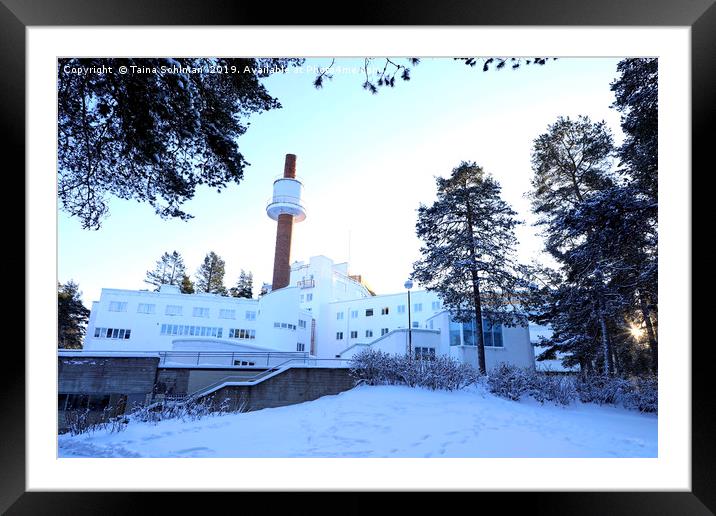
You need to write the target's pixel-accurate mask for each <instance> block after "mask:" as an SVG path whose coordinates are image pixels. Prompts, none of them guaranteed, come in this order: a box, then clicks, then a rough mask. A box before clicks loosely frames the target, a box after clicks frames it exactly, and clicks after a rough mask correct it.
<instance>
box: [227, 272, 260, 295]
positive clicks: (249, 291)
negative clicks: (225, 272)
mask: <svg viewBox="0 0 716 516" xmlns="http://www.w3.org/2000/svg"><path fill="white" fill-rule="evenodd" d="M229 295H230V296H232V297H244V298H247V299H251V298H252V297H254V275H253V273H251V272H246V271H244V269H241V274H240V275H239V280H238V281H237V282H236V286H234V287H231V288H230V289H229Z"/></svg>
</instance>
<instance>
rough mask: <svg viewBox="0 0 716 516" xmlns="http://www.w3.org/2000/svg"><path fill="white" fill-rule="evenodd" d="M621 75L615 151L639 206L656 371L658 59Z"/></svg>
mask: <svg viewBox="0 0 716 516" xmlns="http://www.w3.org/2000/svg"><path fill="white" fill-rule="evenodd" d="M617 71H618V72H620V76H619V77H618V78H617V79H616V80H615V81H614V82H613V83H612V84H611V89H612V91H614V94H615V101H614V104H613V105H612V107H614V108H616V109H617V110H618V111H619V112H620V113H621V114H622V117H621V127H622V131H623V132H624V134H625V138H624V142H623V143H622V145H621V146H620V147H619V148H618V149H617V155H618V156H619V161H620V162H619V165H620V172H621V173H622V174H623V175H624V176H625V177H626V178H628V180H629V188H630V189H631V192H630V195H631V196H632V198H633V199H634V202H635V203H638V209H637V213H636V214H637V217H636V219H637V220H636V221H635V222H634V223H635V225H636V228H637V230H638V231H640V232H641V233H642V235H641V238H639V239H638V240H637V241H635V242H634V245H633V248H634V249H633V253H632V254H633V257H634V260H635V263H636V264H640V265H641V266H640V267H639V271H638V275H637V277H636V283H637V284H636V288H635V290H634V296H635V300H636V304H637V306H638V310H639V312H640V319H641V321H642V323H643V325H644V329H645V332H646V336H647V340H648V343H649V348H650V349H651V354H652V369H653V372H654V373H656V370H657V366H658V344H657V342H658V341H657V331H656V326H657V320H658V292H657V283H658V276H657V271H658V249H657V247H658V234H657V228H658V226H657V218H658V170H659V161H658V114H659V110H658V107H659V102H658V100H659V95H658V82H659V81H658V79H659V73H658V72H659V67H658V60H657V59H656V58H646V59H645V58H638V59H624V60H623V61H620V62H619V64H618V65H617Z"/></svg>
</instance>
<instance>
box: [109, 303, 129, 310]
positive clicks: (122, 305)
mask: <svg viewBox="0 0 716 516" xmlns="http://www.w3.org/2000/svg"><path fill="white" fill-rule="evenodd" d="M109 311H110V312H126V311H127V302H126V301H110V302H109Z"/></svg>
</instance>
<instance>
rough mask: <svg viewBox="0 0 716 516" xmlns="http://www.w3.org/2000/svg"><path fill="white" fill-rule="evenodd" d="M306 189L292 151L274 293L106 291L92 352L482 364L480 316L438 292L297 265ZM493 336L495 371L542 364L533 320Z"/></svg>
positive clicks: (495, 328)
mask: <svg viewBox="0 0 716 516" xmlns="http://www.w3.org/2000/svg"><path fill="white" fill-rule="evenodd" d="M302 192H303V182H302V181H301V180H300V179H298V178H297V177H296V156H295V155H293V154H287V155H286V159H285V164H284V173H283V175H282V176H281V177H279V178H277V179H276V180H274V183H273V196H272V198H271V200H270V201H269V202H268V205H267V207H266V213H267V215H268V216H269V217H270V218H271V219H273V220H275V221H276V222H277V229H276V247H275V256H274V271H273V284H272V288H268V289H267V293H265V294H264V295H261V296H260V297H259V298H258V299H242V298H232V297H225V296H220V295H217V294H181V293H180V292H179V289H178V287H177V286H172V285H162V286H161V288H160V289H159V290H158V291H157V292H150V291H147V290H121V289H102V293H101V295H100V299H99V300H98V301H96V302H94V303H93V304H92V310H91V315H90V319H89V324H88V329H87V335H86V339H85V343H84V349H85V350H88V351H95V352H98V351H109V352H111V351H122V352H132V351H134V352H157V351H159V352H175V354H178V353H179V352H193V353H197V354H200V353H201V352H202V351H211V352H214V355H216V354H217V352H228V354H235V353H246V354H250V353H256V352H265V353H271V352H276V353H288V352H290V353H303V354H305V355H306V356H310V357H316V358H324V359H335V358H351V357H352V356H354V355H355V354H356V353H357V352H359V351H360V350H362V349H367V348H370V349H377V350H382V351H386V352H391V353H400V354H403V353H409V354H412V355H415V356H422V357H430V356H435V355H449V356H452V357H455V358H457V359H459V360H461V361H464V362H467V363H470V364H473V365H477V353H476V345H475V344H476V339H475V324H474V322H473V323H458V322H455V321H453V320H452V319H451V317H450V314H449V312H448V311H447V310H445V308H444V307H443V306H442V303H441V301H440V299H439V297H438V296H437V295H436V294H435V293H433V292H428V291H425V290H416V291H413V292H411V295H410V305H408V294H407V291H405V292H400V293H396V294H388V295H375V293H374V292H373V291H372V290H371V288H370V287H369V286H368V285H367V284H366V283H365V282H364V281H363V278H362V277H361V276H359V275H351V274H350V273H349V270H348V264H347V263H334V261H333V260H331V259H330V258H328V257H326V256H313V257H311V258H310V260H308V261H307V262H296V261H294V262H293V263H292V264H291V262H290V254H291V239H292V227H293V224H294V222H301V221H303V220H304V219H305V218H306V209H305V207H304V205H303V201H302V199H301V197H302ZM289 264H290V265H289ZM409 321H410V322H409ZM484 339H485V345H486V357H485V358H486V363H487V367H488V368H491V367H494V366H495V365H497V364H499V363H502V362H507V363H511V364H514V365H518V366H520V367H527V368H534V350H533V346H532V343H531V341H530V332H529V328H528V327H527V326H522V327H515V328H507V327H502V326H500V325H491V324H490V321H489V320H486V321H484ZM209 355H210V354H208V353H207V357H208V356H209ZM212 359H213V360H217V358H216V356H214V358H212ZM205 360H209V358H206V357H205ZM199 363H200V359H199V358H197V365H198V364H199ZM244 364H245V365H253V364H251V362H250V360H248V359H247V360H243V359H238V360H237V359H236V357H235V356H232V357H231V363H230V364H229V365H232V366H237V365H238V366H241V365H244Z"/></svg>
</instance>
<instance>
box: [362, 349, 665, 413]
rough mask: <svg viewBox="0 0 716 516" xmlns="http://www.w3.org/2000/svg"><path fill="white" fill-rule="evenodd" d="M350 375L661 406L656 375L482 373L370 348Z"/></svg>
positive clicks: (556, 399) (557, 399) (550, 398)
mask: <svg viewBox="0 0 716 516" xmlns="http://www.w3.org/2000/svg"><path fill="white" fill-rule="evenodd" d="M351 375H352V376H353V377H354V378H355V379H356V380H357V381H358V382H363V383H367V384H368V385H407V386H409V387H426V388H428V389H432V390H438V389H442V390H449V391H452V390H458V389H462V388H464V387H467V386H468V385H472V384H480V383H483V382H485V383H486V384H487V389H488V390H489V391H490V392H491V393H493V394H495V395H497V396H500V397H502V398H506V399H509V400H513V401H519V400H520V399H522V398H523V397H525V396H531V397H532V398H534V399H535V400H537V401H538V402H540V403H544V402H550V403H555V404H558V405H569V404H570V403H572V402H573V401H574V400H576V399H579V400H580V401H582V402H583V403H598V404H600V405H604V404H608V405H621V406H624V407H626V408H629V409H635V410H639V411H641V412H656V411H657V408H658V391H657V380H656V378H655V377H644V378H636V377H635V378H621V377H610V376H600V375H593V376H588V377H586V378H583V379H581V380H580V379H578V378H576V377H574V376H565V375H550V374H545V373H540V372H537V371H534V370H528V369H522V368H519V367H516V366H513V365H509V364H504V363H503V364H500V365H498V366H497V367H495V368H494V369H492V370H490V372H489V374H488V375H487V377H486V378H485V377H483V376H482V375H480V373H479V372H478V371H477V369H475V368H473V367H471V366H469V365H467V364H464V363H462V362H459V361H457V360H455V359H453V358H450V357H447V356H437V357H435V358H432V359H422V360H418V359H412V360H411V358H410V357H408V356H407V355H404V356H397V355H390V354H388V353H384V352H382V351H375V350H372V349H366V350H363V351H361V352H360V353H358V354H357V355H356V356H355V357H353V361H352V364H351Z"/></svg>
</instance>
